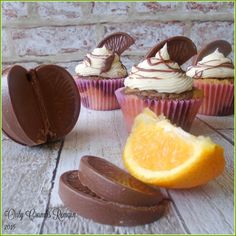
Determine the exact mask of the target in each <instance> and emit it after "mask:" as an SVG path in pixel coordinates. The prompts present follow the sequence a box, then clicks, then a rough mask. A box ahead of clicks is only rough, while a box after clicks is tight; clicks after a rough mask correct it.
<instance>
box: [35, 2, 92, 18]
mask: <svg viewBox="0 0 236 236" xmlns="http://www.w3.org/2000/svg"><path fill="white" fill-rule="evenodd" d="M35 4H36V5H35V7H36V11H37V13H38V15H39V16H40V18H42V19H58V20H63V19H76V18H81V17H82V16H83V15H82V8H83V6H85V5H88V3H79V2H37V3H35Z"/></svg>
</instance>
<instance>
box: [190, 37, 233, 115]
mask: <svg viewBox="0 0 236 236" xmlns="http://www.w3.org/2000/svg"><path fill="white" fill-rule="evenodd" d="M231 50H232V48H231V45H230V44H229V43H228V42H227V41H224V40H217V41H214V42H211V43H210V44H208V45H207V46H205V47H204V48H203V49H202V50H201V51H200V52H199V54H198V55H197V57H196V59H195V62H194V65H193V66H191V67H189V68H188V69H187V72H186V73H187V75H188V76H190V77H192V78H193V79H194V86H195V87H197V88H199V89H202V90H203V91H204V99H203V103H202V105H201V107H200V109H199V113H200V114H203V115H209V116H226V115H232V114H233V113H234V65H233V63H232V61H231V60H230V59H229V58H227V56H228V54H229V53H230V52H231Z"/></svg>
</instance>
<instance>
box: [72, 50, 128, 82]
mask: <svg viewBox="0 0 236 236" xmlns="http://www.w3.org/2000/svg"><path fill="white" fill-rule="evenodd" d="M75 72H76V74H77V75H81V76H101V77H105V78H120V77H122V78H123V77H125V76H126V75H127V71H126V68H125V67H124V66H123V65H122V63H121V62H120V57H119V56H118V54H116V53H113V52H112V51H111V50H109V49H107V48H106V47H105V46H103V47H102V48H95V49H94V50H93V51H92V53H88V54H87V55H86V58H85V60H84V61H83V62H82V63H81V64H78V65H77V66H76V68H75Z"/></svg>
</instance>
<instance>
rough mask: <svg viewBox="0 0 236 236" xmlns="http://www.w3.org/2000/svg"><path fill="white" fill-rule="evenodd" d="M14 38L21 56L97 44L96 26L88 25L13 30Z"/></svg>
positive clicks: (64, 51) (78, 49) (55, 52)
mask: <svg viewBox="0 0 236 236" xmlns="http://www.w3.org/2000/svg"><path fill="white" fill-rule="evenodd" d="M12 39H13V41H14V46H15V51H16V53H17V55H19V56H25V55H36V56H42V55H56V54H58V53H70V52H80V51H81V50H90V49H91V48H93V47H94V46H95V45H96V44H95V43H96V42H95V26H88V25H84V26H68V27H39V28H32V29H24V30H13V32H12Z"/></svg>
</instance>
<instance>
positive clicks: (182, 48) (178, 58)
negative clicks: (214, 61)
mask: <svg viewBox="0 0 236 236" xmlns="http://www.w3.org/2000/svg"><path fill="white" fill-rule="evenodd" d="M166 43H167V50H168V53H169V55H170V59H171V60H172V61H174V62H177V63H178V64H179V65H182V64H184V63H185V62H186V61H188V60H189V59H190V58H191V57H193V56H194V55H195V54H197V48H196V46H195V44H194V43H193V41H192V40H191V39H189V38H187V37H184V36H175V37H172V38H168V39H166V40H164V41H162V42H160V43H158V44H156V45H155V46H154V47H153V48H151V49H150V50H149V52H148V53H147V54H146V55H145V58H146V59H147V58H150V57H155V55H156V53H157V52H158V51H160V49H161V48H162V47H163V46H164V45H165V44H166Z"/></svg>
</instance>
